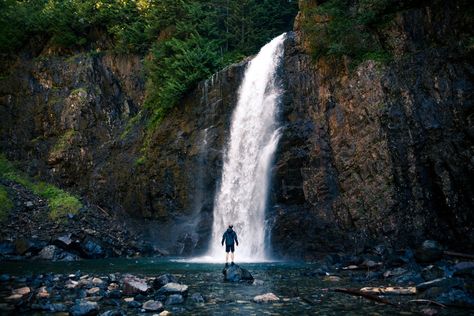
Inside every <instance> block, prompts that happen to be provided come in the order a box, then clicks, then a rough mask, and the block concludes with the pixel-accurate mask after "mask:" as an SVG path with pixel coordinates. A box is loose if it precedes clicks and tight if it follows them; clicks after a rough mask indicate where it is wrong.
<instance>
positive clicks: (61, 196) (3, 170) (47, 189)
mask: <svg viewBox="0 0 474 316" xmlns="http://www.w3.org/2000/svg"><path fill="white" fill-rule="evenodd" d="M0 178H3V179H8V180H10V181H14V182H17V183H20V184H21V185H23V186H24V187H26V188H28V189H30V190H31V191H33V193H35V194H37V195H39V196H41V197H42V198H44V199H46V200H47V201H48V205H49V209H50V212H49V214H48V216H49V218H50V219H52V220H54V221H62V220H65V219H66V216H67V214H77V213H78V212H79V209H80V208H81V207H82V204H81V202H80V201H79V199H78V198H76V197H75V196H73V195H71V194H69V193H67V192H66V191H63V190H61V189H60V188H58V187H56V186H54V185H52V184H49V183H46V182H33V181H31V180H30V179H29V178H28V177H27V176H25V175H24V174H22V173H21V172H20V171H18V170H17V169H16V168H15V166H14V165H13V163H12V162H10V161H8V160H7V159H6V158H5V156H3V155H1V154H0ZM0 203H1V200H0ZM2 205H3V203H2ZM0 216H1V215H0Z"/></svg>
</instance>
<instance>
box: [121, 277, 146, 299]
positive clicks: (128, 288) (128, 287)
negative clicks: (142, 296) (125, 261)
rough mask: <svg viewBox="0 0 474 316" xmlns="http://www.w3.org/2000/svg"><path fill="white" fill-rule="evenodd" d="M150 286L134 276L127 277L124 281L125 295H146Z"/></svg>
mask: <svg viewBox="0 0 474 316" xmlns="http://www.w3.org/2000/svg"><path fill="white" fill-rule="evenodd" d="M148 289H149V286H148V284H147V283H146V280H145V279H140V278H138V277H136V276H134V275H130V274H128V275H126V276H125V277H124V279H123V294H124V295H134V294H139V293H145V292H146V291H148Z"/></svg>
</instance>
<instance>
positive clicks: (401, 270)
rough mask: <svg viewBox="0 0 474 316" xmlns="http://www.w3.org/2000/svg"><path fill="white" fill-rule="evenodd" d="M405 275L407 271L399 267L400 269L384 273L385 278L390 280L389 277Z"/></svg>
mask: <svg viewBox="0 0 474 316" xmlns="http://www.w3.org/2000/svg"><path fill="white" fill-rule="evenodd" d="M405 273H407V270H406V269H403V268H400V267H399V268H395V269H393V270H387V271H385V272H384V273H383V276H384V277H385V278H389V277H394V276H399V275H402V274H405Z"/></svg>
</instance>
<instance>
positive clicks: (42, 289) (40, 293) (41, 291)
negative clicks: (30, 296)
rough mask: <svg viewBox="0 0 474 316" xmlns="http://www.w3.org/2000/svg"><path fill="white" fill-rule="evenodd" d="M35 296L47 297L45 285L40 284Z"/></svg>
mask: <svg viewBox="0 0 474 316" xmlns="http://www.w3.org/2000/svg"><path fill="white" fill-rule="evenodd" d="M36 297H37V298H40V299H41V298H48V297H49V293H48V290H46V286H42V287H40V288H39V289H38V293H37V294H36Z"/></svg>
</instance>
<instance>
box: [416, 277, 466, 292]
mask: <svg viewBox="0 0 474 316" xmlns="http://www.w3.org/2000/svg"><path fill="white" fill-rule="evenodd" d="M462 285H463V282H462V280H460V279H458V278H439V279H434V280H431V281H428V282H423V283H420V284H417V285H416V290H417V291H420V292H422V291H426V290H427V289H429V288H432V287H440V288H451V287H455V286H462Z"/></svg>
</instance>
